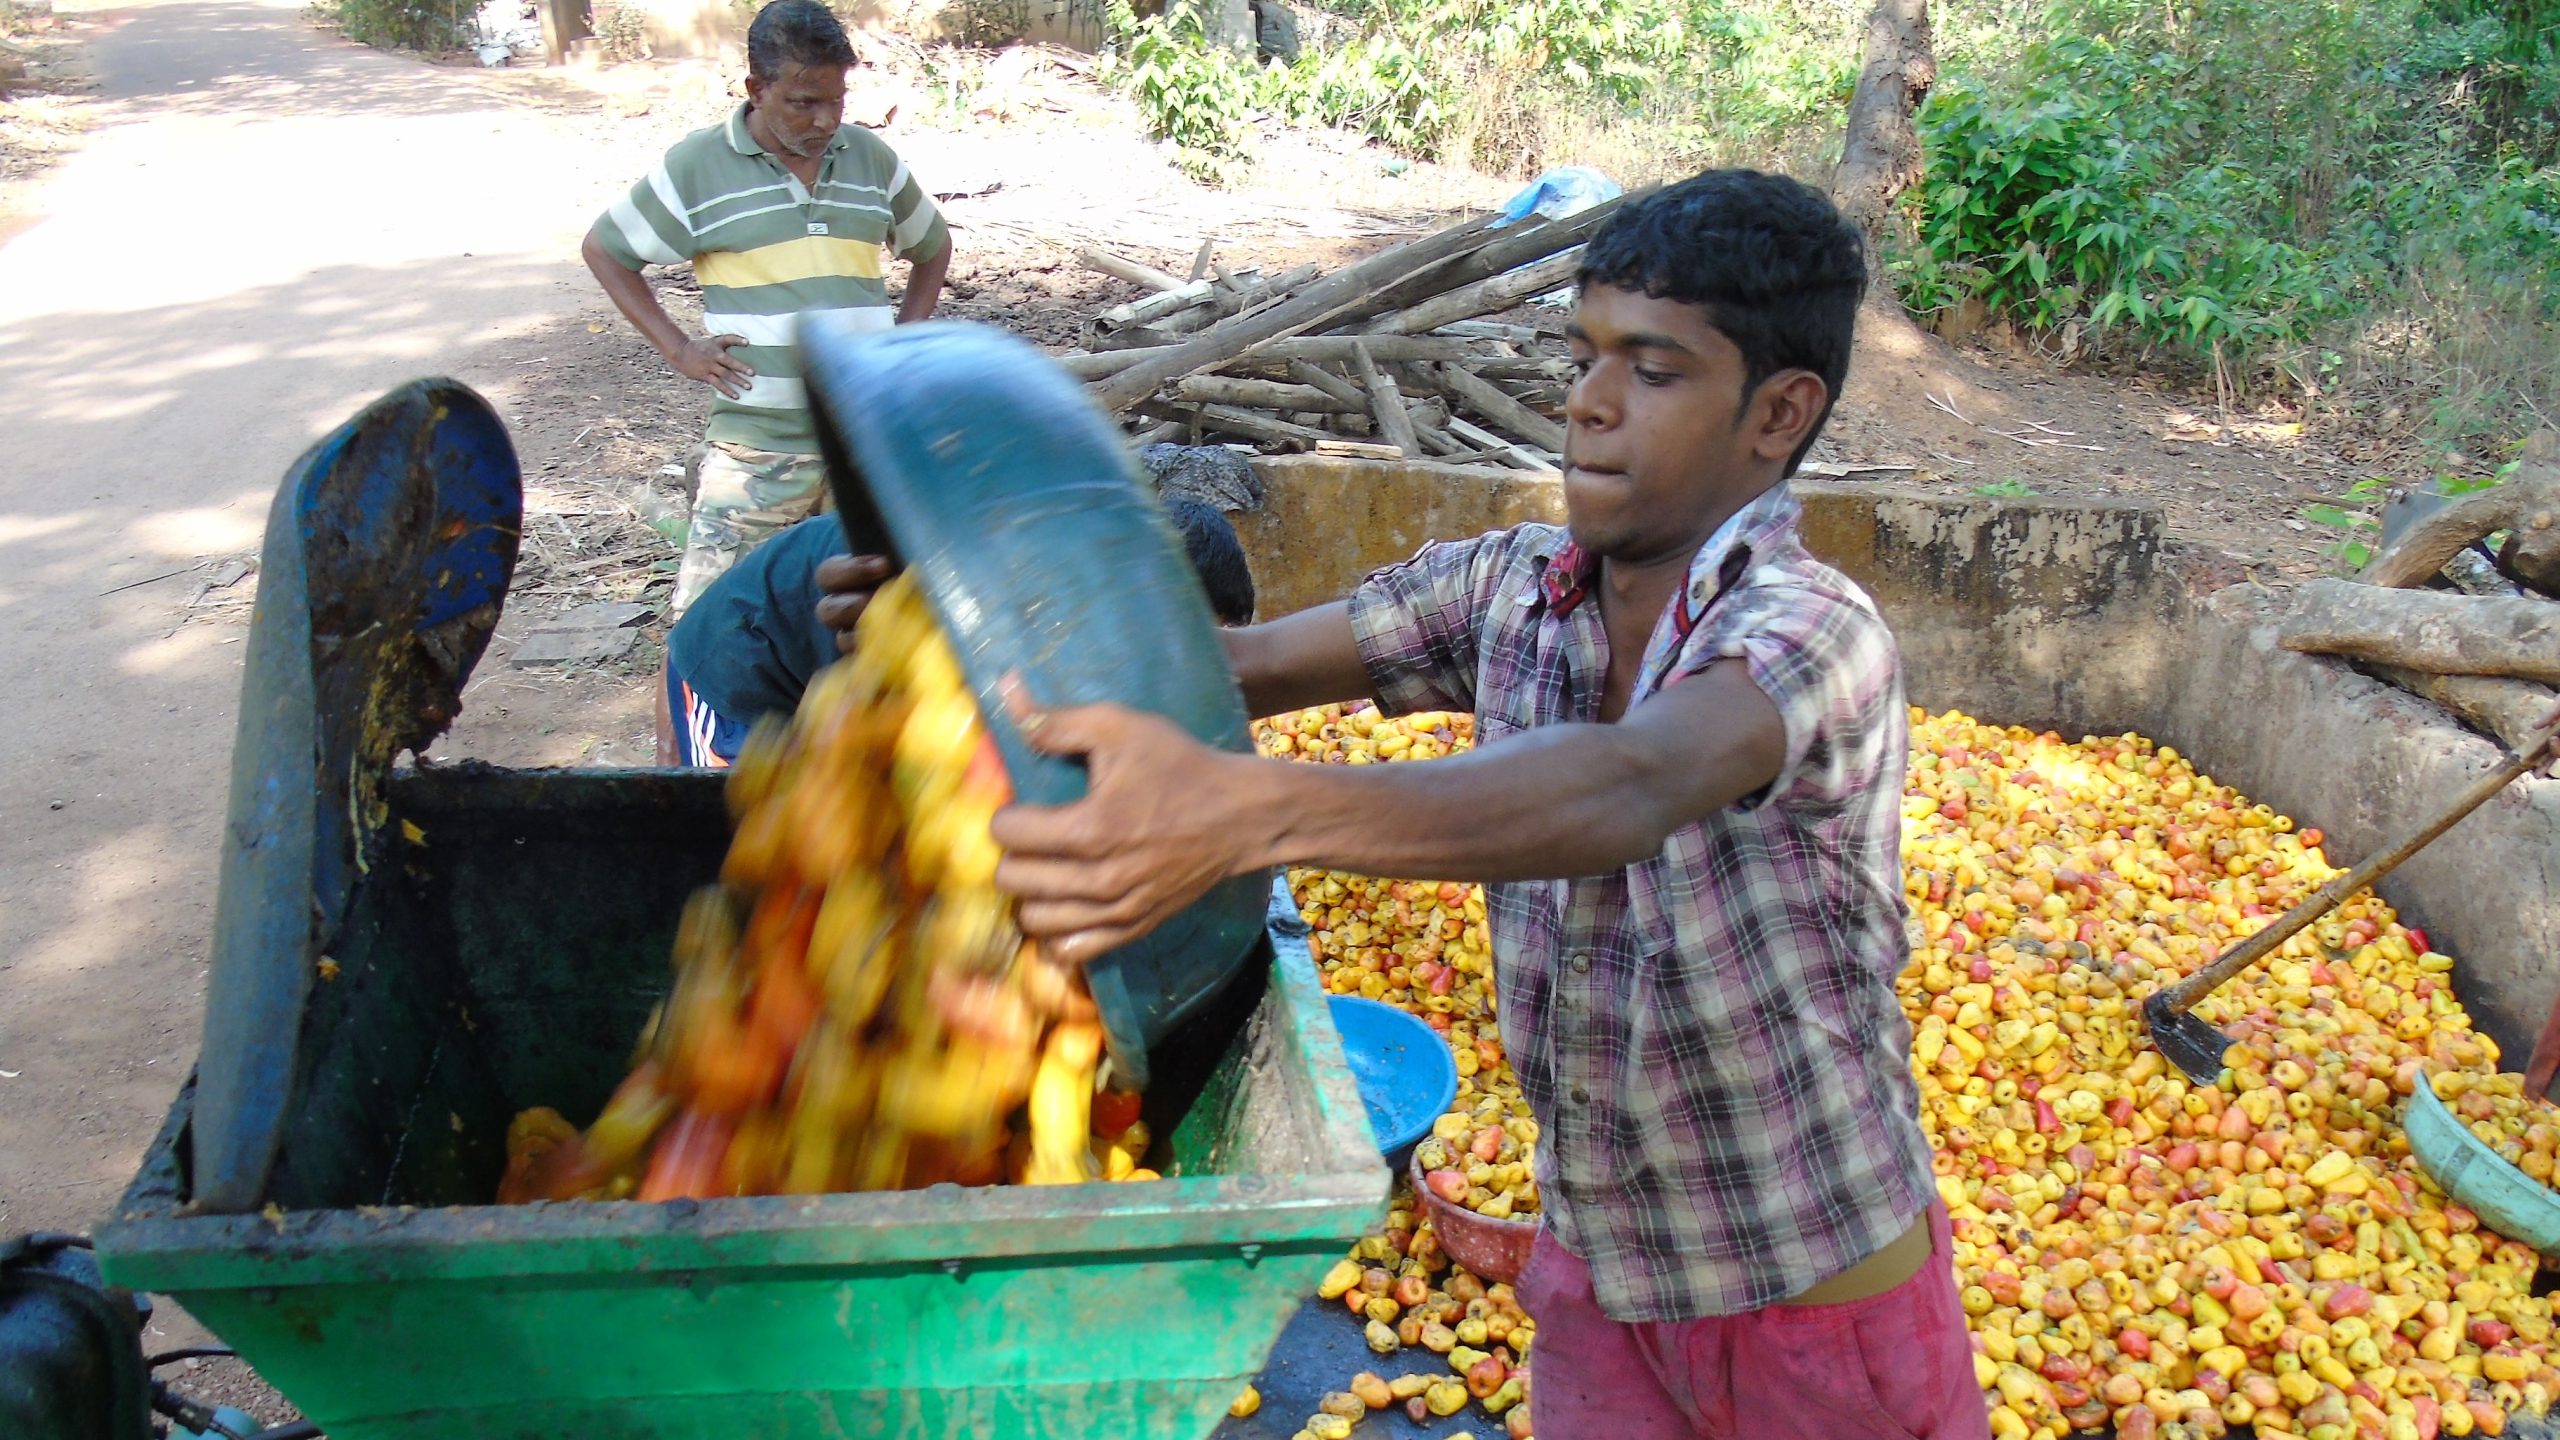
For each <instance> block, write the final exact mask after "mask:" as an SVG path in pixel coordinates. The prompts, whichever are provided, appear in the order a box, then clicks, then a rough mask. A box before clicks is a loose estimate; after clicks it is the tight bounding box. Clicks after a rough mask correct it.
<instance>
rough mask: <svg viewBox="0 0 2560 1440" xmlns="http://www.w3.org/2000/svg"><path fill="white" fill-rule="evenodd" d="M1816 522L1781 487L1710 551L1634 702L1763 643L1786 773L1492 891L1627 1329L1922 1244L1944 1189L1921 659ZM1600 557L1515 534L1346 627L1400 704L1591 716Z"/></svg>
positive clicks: (1508, 1031)
mask: <svg viewBox="0 0 2560 1440" xmlns="http://www.w3.org/2000/svg"><path fill="white" fill-rule="evenodd" d="M1801 515H1802V511H1801V509H1800V508H1799V506H1798V504H1797V502H1796V500H1795V498H1794V496H1793V494H1792V493H1791V492H1790V491H1789V490H1788V489H1787V487H1786V486H1784V485H1780V486H1777V487H1775V488H1773V489H1771V490H1770V491H1768V492H1767V493H1766V494H1764V495H1762V496H1760V497H1759V498H1758V499H1756V500H1754V501H1753V502H1751V503H1750V504H1749V505H1747V506H1745V507H1744V508H1743V509H1742V510H1741V511H1740V512H1739V513H1737V514H1736V515H1735V516H1734V517H1733V518H1732V519H1731V520H1730V521H1728V522H1727V523H1726V524H1725V525H1724V526H1723V527H1722V528H1721V529H1720V530H1719V531H1718V532H1717V533H1716V535H1715V536H1714V537H1713V538H1712V539H1710V540H1709V541H1708V543H1707V544H1706V545H1705V546H1703V547H1701V549H1700V550H1699V552H1698V555H1697V558H1696V559H1695V560H1693V561H1692V562H1691V565H1690V569H1689V574H1688V579H1687V583H1686V585H1685V586H1684V588H1683V590H1682V592H1681V593H1680V595H1678V596H1677V597H1675V598H1674V600H1673V601H1672V603H1671V605H1670V606H1669V608H1668V609H1667V610H1666V611H1665V612H1664V614H1663V615H1662V617H1661V618H1660V620H1659V621H1657V622H1656V624H1655V626H1654V630H1653V634H1652V638H1651V641H1650V643H1649V644H1648V645H1647V646H1646V650H1645V655H1644V663H1643V666H1642V668H1641V670H1640V672H1639V674H1638V677H1637V682H1636V688H1635V694H1634V697H1633V701H1632V703H1633V704H1638V705H1640V704H1642V703H1644V701H1645V700H1646V698H1647V697H1649V696H1651V695H1653V694H1654V693H1656V692H1658V691H1659V690H1661V689H1662V688H1663V687H1664V686H1666V685H1672V684H1677V683H1679V681H1680V680H1681V679H1682V678H1684V677H1686V676H1689V675H1693V674H1695V673H1697V672H1698V671H1701V670H1703V669H1705V668H1706V667H1708V666H1709V665H1712V664H1714V663H1715V662H1717V661H1719V660H1725V659H1738V660H1740V661H1742V662H1743V663H1744V664H1745V665H1746V666H1748V667H1749V673H1750V676H1751V679H1752V680H1753V682H1754V683H1755V684H1757V685H1758V686H1759V688H1760V690H1761V692H1762V693H1763V694H1765V695H1767V696H1768V697H1769V700H1770V702H1771V703H1772V704H1773V705H1775V706H1776V707H1777V710H1778V713H1779V715H1780V716H1781V718H1782V719H1783V721H1784V724H1785V729H1786V758H1785V761H1784V764H1783V766H1782V768H1781V769H1780V771H1779V774H1778V776H1777V778H1776V779H1775V780H1774V781H1772V782H1771V783H1770V784H1769V786H1768V787H1767V788H1766V789H1764V790H1763V791H1762V792H1761V793H1760V794H1759V795H1757V796H1755V797H1752V798H1750V799H1748V800H1746V801H1745V802H1743V803H1741V804H1738V805H1735V806H1732V807H1729V808H1727V809H1725V810H1723V811H1720V812H1718V813H1716V814H1714V815H1710V816H1708V817H1707V818H1706V819H1704V820H1701V821H1699V822H1698V823H1696V824H1693V825H1689V826H1687V827H1685V828H1683V829H1681V830H1679V831H1677V832H1675V833H1674V834H1673V835H1672V836H1671V837H1670V838H1669V840H1667V841H1666V842H1665V843H1664V845H1663V848H1662V850H1661V852H1660V853H1658V854H1656V855H1655V856H1653V857H1652V858H1651V859H1648V860H1644V861H1641V862H1639V863H1637V864H1634V865H1630V866H1628V867H1626V868H1625V869H1622V870H1617V871H1612V872H1610V873H1607V874H1604V875H1598V876H1593V877H1589V878H1585V879H1577V880H1561V881H1535V882H1524V883H1513V884H1502V885H1495V886H1492V887H1490V892H1489V896H1488V906H1487V912H1488V917H1489V919H1490V922H1491V928H1492V938H1493V953H1494V961H1495V964H1496V966H1497V967H1498V968H1497V976H1498V978H1499V980H1500V986H1499V990H1500V996H1501V1022H1502V1035H1503V1042H1504V1047H1505V1049H1506V1050H1507V1052H1508V1053H1509V1055H1510V1058H1511V1062H1512V1065H1513V1068H1514V1069H1515V1070H1516V1071H1517V1072H1518V1073H1519V1077H1520V1085H1521V1089H1522V1091H1523V1093H1524V1094H1526V1095H1527V1097H1528V1099H1529V1103H1530V1104H1531V1105H1532V1106H1533V1107H1534V1108H1535V1110H1536V1112H1537V1114H1538V1117H1539V1121H1540V1126H1541V1137H1540V1142H1539V1146H1538V1166H1539V1175H1538V1179H1539V1183H1540V1185H1541V1186H1542V1188H1543V1189H1544V1190H1545V1192H1546V1194H1547V1196H1548V1199H1549V1204H1548V1207H1547V1215H1548V1221H1549V1223H1550V1224H1552V1225H1554V1226H1555V1227H1556V1230H1557V1235H1558V1238H1559V1239H1561V1240H1562V1241H1563V1242H1564V1243H1565V1244H1566V1246H1567V1247H1568V1248H1569V1249H1571V1250H1572V1251H1574V1253H1576V1254H1578V1255H1581V1256H1583V1257H1584V1258H1586V1259H1587V1260H1588V1261H1589V1262H1590V1266H1591V1272H1592V1282H1593V1288H1594V1290H1595V1291H1596V1293H1597V1295H1598V1298H1599V1300H1600V1303H1601V1306H1602V1308H1603V1309H1605V1310H1606V1311H1607V1312H1608V1313H1609V1314H1610V1315H1611V1316H1613V1317H1615V1318H1617V1319H1620V1320H1627V1321H1676V1320H1688V1319H1696V1318H1699V1317H1701V1316H1707V1315H1727V1314H1734V1313H1738V1312H1741V1311H1745V1310H1754V1309H1758V1308H1760V1307H1762V1306H1765V1305H1768V1304H1771V1303H1773V1302H1775V1301H1778V1300H1783V1299H1786V1298H1787V1297H1789V1296H1792V1295H1796V1294H1799V1293H1801V1292H1803V1291H1804V1290H1807V1289H1809V1288H1811V1287H1812V1286H1813V1285H1815V1284H1816V1283H1818V1282H1820V1281H1822V1280H1824V1279H1826V1278H1828V1277H1830V1276H1832V1275H1835V1274H1838V1273H1839V1272H1841V1271H1843V1270H1846V1269H1848V1268H1849V1267H1850V1266H1851V1265H1854V1264H1856V1263H1857V1262H1858V1261H1860V1260H1862V1259H1865V1258H1866V1257H1867V1256H1869V1255H1871V1254H1874V1253H1875V1252H1876V1251H1877V1250H1879V1249H1881V1248H1883V1247H1884V1245H1885V1244H1886V1243H1887V1242H1889V1241H1891V1240H1893V1239H1894V1238H1895V1237H1897V1236H1899V1235H1901V1234H1902V1233H1903V1232H1904V1231H1905V1230H1907V1229H1908V1228H1909V1227H1910V1225H1911V1223H1912V1221H1913V1219H1914V1218H1915V1217H1917V1216H1918V1215H1919V1213H1920V1211H1921V1209H1922V1208H1923V1207H1924V1206H1925V1205H1926V1204H1927V1203H1928V1201H1929V1199H1930V1197H1931V1195H1932V1193H1933V1182H1932V1180H1931V1175H1930V1168H1929V1150H1928V1144H1927V1141H1926V1139H1925V1138H1924V1137H1923V1135H1922V1134H1921V1131H1920V1124H1919V1093H1918V1090H1917V1088H1916V1086H1915V1085H1914V1084H1913V1082H1912V1078H1911V1069H1910V1066H1911V1061H1910V1055H1911V1030H1910V1026H1909V1025H1908V1023H1907V1022H1906V1021H1905V1020H1904V1019H1903V1016H1902V1010H1901V1006H1900V1004H1899V1003H1898V1002H1897V1000H1896V999H1895V996H1894V993H1893V981H1894V977H1895V976H1896V975H1897V974H1899V973H1900V972H1901V970H1902V968H1903V964H1904V961H1905V958H1906V949H1905V941H1904V931H1903V921H1904V913H1905V912H1904V909H1903V899H1902V879H1901V873H1902V872H1901V798H1902V780H1903V767H1904V764H1905V754H1904V752H1905V749H1906V748H1907V745H1908V724H1909V716H1908V714H1907V712H1906V711H1905V709H1904V707H1903V695H1902V676H1901V663H1900V659H1899V656H1898V655H1897V653H1896V651H1895V648H1894V643H1893V637H1892V634H1891V632H1889V631H1888V630H1887V629H1886V628H1885V625H1884V622H1883V620H1882V619H1881V618H1880V617H1879V616H1878V615H1877V614H1876V611H1875V606H1874V604H1873V602H1872V601H1870V600H1869V599H1868V598H1867V596H1866V595H1865V593H1864V592H1862V591H1860V590H1859V589H1858V588H1857V586H1856V585H1855V584H1853V583H1851V582H1850V581H1849V580H1848V579H1847V578H1846V577H1845V576H1842V575H1841V574H1839V573H1838V572H1837V571H1835V570H1832V569H1831V568H1830V567H1828V566H1826V565H1823V564H1822V563H1821V562H1819V561H1817V560H1815V559H1814V558H1813V557H1812V555H1811V554H1809V553H1808V552H1807V551H1806V550H1805V548H1804V545H1803V542H1802V540H1801V539H1800V538H1799V536H1798V534H1797V522H1798V521H1799V519H1800V518H1801ZM1597 574H1598V566H1597V562H1596V561H1594V560H1592V559H1591V558H1589V557H1587V556H1585V555H1583V554H1582V553H1581V552H1580V551H1579V549H1578V548H1577V547H1575V546H1574V545H1573V544H1572V542H1571V540H1570V538H1569V537H1568V536H1567V534H1566V532H1565V531H1563V530H1562V529H1560V528H1558V527H1555V526H1549V525H1523V526H1520V527H1518V528H1516V529H1512V530H1506V531H1501V532H1497V533H1495V534H1491V535H1486V536H1483V537H1481V538H1479V539H1475V540H1470V541H1464V542H1460V543H1455V544H1437V545H1430V546H1426V547H1424V549H1423V550H1422V552H1421V553H1420V554H1418V555H1416V556H1415V557H1414V558H1413V559H1412V560H1410V561H1407V562H1405V563H1404V564H1402V565H1398V566H1394V567H1391V568H1389V569H1386V570H1382V571H1379V572H1378V573H1377V574H1375V575H1372V576H1371V577H1369V579H1368V580H1367V581H1365V582H1364V583H1363V584H1362V585H1361V586H1360V588H1359V589H1358V590H1357V591H1356V592H1354V594H1353V596H1352V599H1351V621H1352V627H1353V630H1354V632H1355V633H1356V635H1357V636H1358V639H1359V643H1360V651H1361V656H1362V659H1363V660H1364V661H1365V662H1366V664H1367V666H1368V670H1369V675H1370V679H1371V682H1372V683H1373V685H1374V686H1375V688H1376V692H1377V695H1378V698H1379V700H1380V702H1381V703H1382V704H1383V705H1384V706H1385V707H1386V708H1388V709H1389V710H1391V711H1394V712H1397V713H1405V712H1410V711H1416V710H1433V709H1447V710H1456V709H1464V710H1472V711H1473V712H1474V713H1475V716H1476V736H1477V742H1478V743H1479V744H1480V745H1484V746H1487V747H1499V746H1500V745H1501V744H1502V743H1503V739H1504V737H1506V736H1508V735H1511V734H1514V733H1516V732H1518V731H1521V730H1526V729H1529V728H1531V727H1533V726H1538V725H1553V724H1559V723H1566V722H1593V723H1596V722H1597V721H1598V720H1599V715H1600V700H1601V689H1602V686H1603V684H1604V682H1605V681H1606V679H1607V676H1608V668H1609V652H1608V640H1607V636H1606V635H1605V633H1604V631H1603V629H1602V626H1601V619H1600V604H1599V601H1598V599H1597V598H1596V597H1595V596H1594V594H1593V592H1592V590H1591V588H1590V587H1591V584H1592V581H1593V580H1594V579H1595V578H1596V576H1597Z"/></svg>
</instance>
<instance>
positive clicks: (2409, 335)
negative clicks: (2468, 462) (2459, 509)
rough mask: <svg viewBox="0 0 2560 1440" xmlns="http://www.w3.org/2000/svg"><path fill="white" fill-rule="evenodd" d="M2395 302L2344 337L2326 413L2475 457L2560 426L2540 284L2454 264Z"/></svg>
mask: <svg viewBox="0 0 2560 1440" xmlns="http://www.w3.org/2000/svg"><path fill="white" fill-rule="evenodd" d="M2544 283H2547V282H2544ZM2399 302H2400V303H2398V304H2396V305H2392V306H2388V307H2386V308H2385V309H2383V310H2380V311H2377V312H2376V314H2375V315H2374V317H2373V318H2371V319H2369V320H2368V321H2366V322H2365V323H2364V324H2363V325H2362V326H2361V327H2360V328H2359V329H2358V330H2357V332H2356V333H2355V334H2353V335H2351V336H2347V337H2344V339H2343V341H2342V342H2341V344H2340V345H2339V346H2338V347H2337V349H2336V354H2337V358H2338V361H2339V363H2338V364H2337V365H2335V366H2332V367H2331V370H2332V372H2333V373H2332V375H2331V377H2330V379H2329V383H2328V385H2327V386H2326V387H2325V389H2324V390H2323V391H2322V392H2321V393H2320V394H2319V396H2318V399H2319V403H2320V406H2321V408H2322V409H2324V410H2327V411H2331V412H2343V413H2346V414H2350V415H2353V416H2356V417H2358V418H2360V419H2362V420H2364V421H2365V422H2366V423H2369V424H2371V425H2373V426H2375V427H2376V428H2378V429H2380V430H2382V431H2384V432H2385V433H2389V434H2398V435H2406V436H2410V437H2418V436H2424V437H2425V438H2427V439H2429V440H2432V441H2438V442H2443V443H2446V444H2450V445H2454V446H2457V447H2459V448H2461V449H2463V450H2466V451H2468V452H2469V453H2471V454H2473V455H2494V454H2498V453H2501V452H2502V451H2503V449H2504V448H2505V447H2506V446H2507V445H2508V444H2511V443H2512V442H2513V441H2515V440H2516V439H2517V438H2518V437H2520V436H2523V435H2528V434H2531V433H2532V432H2533V431H2535V430H2537V429H2540V428H2544V427H2549V426H2560V323H2555V322H2554V321H2553V320H2552V319H2551V318H2550V316H2549V310H2548V305H2549V301H2548V295H2547V292H2546V291H2544V290H2543V289H2542V288H2541V285H2540V284H2537V282H2536V281H2535V280H2534V279H2532V278H2529V277H2522V276H2496V277H2483V276H2480V275H2478V274H2476V273H2474V271H2473V267H2470V266H2467V265H2465V264H2463V263H2461V262H2459V261H2448V262H2446V263H2442V264H2438V265H2435V266H2431V267H2427V268H2424V269H2419V270H2416V271H2413V272H2412V274H2411V276H2410V279H2409V281H2408V283H2407V284H2406V286H2405V287H2404V291H2403V294H2402V295H2401V296H2400V297H2399Z"/></svg>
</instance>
